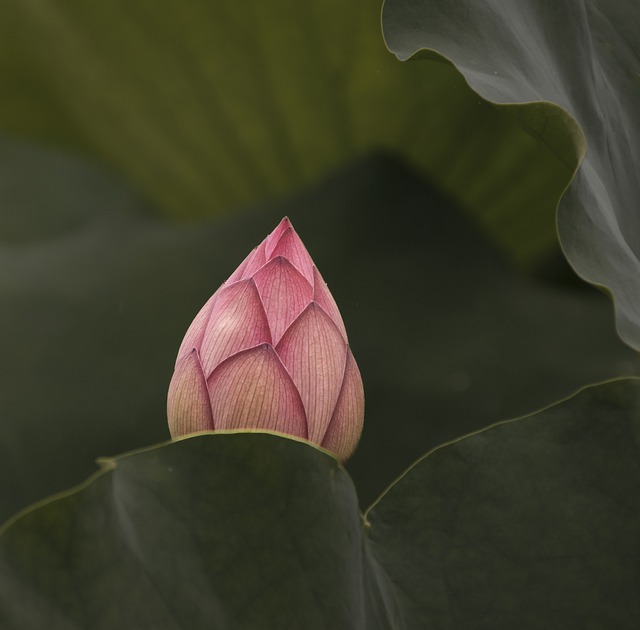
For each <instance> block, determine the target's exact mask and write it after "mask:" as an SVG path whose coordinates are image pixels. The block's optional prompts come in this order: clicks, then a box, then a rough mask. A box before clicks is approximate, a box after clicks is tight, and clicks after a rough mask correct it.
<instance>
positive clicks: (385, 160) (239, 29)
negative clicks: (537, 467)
mask: <svg viewBox="0 0 640 630" xmlns="http://www.w3.org/2000/svg"><path fill="white" fill-rule="evenodd" d="M379 9H380V7H379V5H378V3H377V2H372V1H371V0H367V1H357V2H351V3H348V5H345V4H344V3H338V2H334V1H333V0H331V1H325V2H322V3H320V2H316V1H315V0H314V1H312V2H307V3H296V2H293V1H290V0H277V1H276V2H275V3H270V4H269V5H268V6H267V5H264V4H263V3H258V2H243V3H232V2H216V3H211V2H205V1H204V0H188V1H184V2H180V3H173V2H169V1H168V0H161V1H159V2H158V1H156V2H153V3H152V2H149V1H145V0H135V1H134V2H126V3H125V2H121V1H115V2H114V1H113V0H96V1H95V2H92V3H84V2H81V1H80V0H69V1H68V2H65V3H64V4H62V3H57V2H53V1H47V0H45V1H42V2H24V1H22V0H7V1H6V2H5V3H4V4H3V6H2V8H0V521H2V520H4V519H5V518H7V517H9V516H10V515H11V514H12V513H13V512H15V511H16V510H18V509H21V508H23V507H25V506H26V505H28V504H29V503H31V502H33V501H36V500H39V499H41V498H43V497H45V496H47V495H49V494H51V493H53V492H57V491H60V490H63V489H65V488H67V487H70V486H73V485H75V484H77V483H80V482H81V481H83V480H84V479H85V478H86V477H87V476H88V475H89V474H91V473H92V472H93V471H94V470H95V469H96V467H95V463H94V461H95V459H96V458H97V457H100V456H109V455H115V454H118V453H120V452H123V451H127V450H130V449H134V448H138V447H142V446H146V445H149V444H153V443H156V442H159V441H163V440H167V439H168V437H169V435H168V430H167V426H166V417H165V400H166V389H167V386H168V383H169V379H170V377H171V373H172V369H173V363H174V359H175V354H176V352H177V348H178V345H179V343H180V341H181V339H182V335H183V334H184V332H185V331H186V328H187V326H188V325H189V323H190V321H191V319H192V318H193V316H194V315H195V313H196V312H197V310H198V309H199V307H200V306H201V305H202V303H203V302H204V301H205V300H206V299H207V298H208V297H209V296H210V295H211V293H213V291H214V290H215V289H216V288H217V286H218V285H219V284H220V283H221V282H222V281H224V280H225V279H226V277H227V276H228V275H229V274H230V273H231V272H232V271H233V270H234V269H235V267H236V266H237V264H239V263H240V262H241V260H242V259H243V258H244V256H245V255H246V253H247V252H248V251H249V250H250V249H251V248H252V247H253V246H255V245H256V244H257V243H258V242H259V241H260V240H261V239H262V238H263V237H264V236H265V235H266V234H267V233H268V232H269V231H270V230H271V229H272V228H273V227H274V226H275V224H276V223H277V221H279V219H280V218H281V217H282V216H283V215H285V214H286V215H288V216H289V217H290V218H291V220H292V222H293V224H294V226H295V227H296V229H297V231H298V233H299V234H300V236H301V237H302V239H303V240H304V242H305V244H306V245H307V248H308V250H309V252H310V253H311V255H312V257H313V258H314V260H315V262H316V263H317V265H318V267H319V268H320V270H321V272H322V274H323V276H324V278H325V279H326V280H327V282H328V284H329V287H330V289H331V290H332V292H333V294H334V297H335V298H336V301H337V302H338V305H339V307H340V309H341V311H342V314H343V318H344V320H345V323H346V326H347V331H348V333H349V338H350V342H351V345H352V348H353V352H354V355H355V357H356V360H357V362H358V364H359V367H360V369H361V372H362V375H363V379H364V383H365V393H366V418H365V429H364V434H363V437H362V441H361V443H360V446H359V448H358V450H357V452H356V454H355V455H354V457H353V458H352V460H351V461H350V462H349V463H348V465H347V468H348V470H349V472H350V474H351V475H352V477H353V479H354V481H355V483H356V486H357V489H358V493H359V496H360V500H361V503H362V505H363V507H366V506H367V505H368V504H369V503H371V502H372V501H373V500H374V499H375V498H376V496H377V495H379V494H380V492H382V491H383V490H384V488H385V487H386V485H388V484H389V483H391V482H392V481H393V479H394V478H395V477H397V476H398V475H399V474H401V473H402V471H403V470H404V469H406V468H407V467H408V466H409V465H410V464H411V463H412V462H413V461H415V459H416V458H418V457H419V456H420V455H422V454H424V453H425V452H427V451H428V450H429V449H431V448H434V447H435V446H437V445H438V444H441V443H443V442H444V441H447V440H451V439H454V438H456V437H459V436H460V435H462V434H464V433H467V432H470V431H474V430H477V429H480V428H482V427H484V426H486V425H488V424H490V423H493V422H496V421H498V420H501V419H505V418H509V417H514V416H517V415H521V414H525V413H527V412H530V411H533V410H535V409H538V408H540V407H541V406H544V405H547V404H549V403H551V402H554V401H556V400H558V399H559V398H562V397H564V396H567V395H569V394H570V393H572V392H573V391H574V390H575V389H576V388H578V387H580V386H582V385H585V384H587V383H592V382H595V381H599V380H603V379H606V378H611V377H614V376H618V375H628V374H637V373H639V363H638V360H637V358H636V355H635V353H633V352H632V351H631V350H630V349H628V348H627V347H626V346H624V345H623V344H622V343H621V342H620V341H619V340H618V338H617V336H616V334H615V332H614V325H613V310H612V307H611V304H610V302H609V300H608V298H607V297H606V296H605V295H603V294H601V293H599V292H597V291H596V290H595V289H593V288H592V287H590V286H588V285H586V284H584V283H582V282H581V281H579V280H578V279H577V278H576V277H575V276H574V275H573V273H572V272H571V270H570V269H569V267H568V265H567V264H566V263H565V262H564V258H563V257H562V255H561V252H560V249H559V246H558V243H557V238H556V233H555V220H554V216H555V208H556V204H557V201H558V199H559V197H560V195H561V192H562V190H563V188H564V186H565V185H566V184H567V182H568V181H569V179H570V176H571V172H572V168H574V167H575V165H576V164H577V157H575V162H574V164H573V165H572V164H571V163H567V161H566V159H559V157H558V155H557V153H555V152H554V151H552V149H551V148H550V147H549V146H547V145H545V144H543V143H542V142H540V141H539V140H536V139H535V138H533V137H532V136H531V135H529V134H527V133H525V132H524V131H523V129H522V128H521V127H520V126H518V124H517V122H516V121H515V119H514V117H513V116H509V115H507V114H506V113H505V111H504V110H502V109H500V108H495V107H493V106H492V105H490V104H488V103H486V102H485V101H483V100H481V99H480V98H479V97H478V96H477V95H476V94H475V93H473V92H472V91H471V90H470V89H469V88H468V86H467V85H466V83H465V82H464V80H463V79H462V78H461V76H460V75H459V74H458V73H457V71H456V70H455V69H454V68H453V67H452V66H451V65H450V64H448V63H445V62H444V61H442V60H439V59H437V58H436V57H433V58H432V59H430V60H424V61H421V62H412V63H408V64H403V63H400V62H398V61H397V60H396V59H395V58H394V57H393V55H391V54H390V53H389V52H388V51H387V50H386V49H385V46H384V42H383V39H382V35H381V33H380V25H379ZM556 113H557V118H554V119H553V120H554V121H555V122H553V123H550V124H557V125H558V131H557V133H558V135H559V137H560V136H562V133H563V129H565V127H563V125H564V124H565V123H566V121H564V120H563V115H562V112H560V111H559V110H558V111H557V112H556ZM566 133H567V134H569V131H566ZM565 157H566V156H565Z"/></svg>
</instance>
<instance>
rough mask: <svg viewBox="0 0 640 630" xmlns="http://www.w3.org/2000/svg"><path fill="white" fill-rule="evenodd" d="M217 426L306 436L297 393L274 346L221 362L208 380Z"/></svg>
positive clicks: (242, 353) (252, 349)
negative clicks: (268, 430)
mask: <svg viewBox="0 0 640 630" xmlns="http://www.w3.org/2000/svg"><path fill="white" fill-rule="evenodd" d="M207 385H208V388H209V397H210V401H211V409H212V413H213V418H214V419H215V424H216V429H219V430H223V429H270V430H272V431H279V432H280V433H287V434H289V435H295V436H297V437H301V438H306V437H307V419H306V416H305V413H304V406H303V405H302V400H301V399H300V394H299V393H298V390H297V389H296V386H295V385H294V383H293V381H292V380H291V377H290V376H289V374H287V371H286V370H285V368H284V366H283V365H282V363H281V362H280V359H279V358H278V356H277V355H276V352H275V350H274V349H273V346H271V345H269V344H266V343H265V344H262V345H260V346H258V347H257V348H251V349H249V350H244V351H243V352H238V353H237V354H234V355H233V356H232V357H229V358H228V359H227V360H226V361H223V362H222V363H221V364H220V365H219V366H218V367H217V368H216V369H215V370H214V371H213V373H212V374H211V376H210V377H209V378H208V380H207Z"/></svg>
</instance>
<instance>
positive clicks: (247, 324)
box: [200, 279, 271, 377]
mask: <svg viewBox="0 0 640 630" xmlns="http://www.w3.org/2000/svg"><path fill="white" fill-rule="evenodd" d="M260 343H271V332H270V331H269V323H268V321H267V315H266V313H265V312H264V307H263V306H262V301H261V300H260V295H259V294H258V289H257V288H256V285H255V282H254V281H253V280H251V279H248V280H240V281H238V282H235V283H234V284H231V285H229V286H225V287H223V288H222V289H221V291H220V293H219V294H218V297H217V299H216V301H215V303H214V305H213V308H212V309H211V315H210V317H209V323H208V324H207V328H206V330H205V332H204V336H203V338H202V345H201V348H200V359H201V361H202V367H203V369H204V375H205V377H208V376H209V374H211V372H213V369H214V368H215V367H216V365H218V363H220V362H221V361H224V359H226V358H227V357H229V356H231V355H232V354H235V353H236V352H239V351H240V350H244V349H246V348H251V347H253V346H257V345H258V344H260Z"/></svg>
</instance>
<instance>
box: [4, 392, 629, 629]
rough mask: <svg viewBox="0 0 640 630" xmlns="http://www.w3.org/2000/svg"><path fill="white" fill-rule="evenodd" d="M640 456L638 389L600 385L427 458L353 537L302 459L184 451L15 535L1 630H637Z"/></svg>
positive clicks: (73, 496) (352, 505) (94, 490)
mask: <svg viewBox="0 0 640 630" xmlns="http://www.w3.org/2000/svg"><path fill="white" fill-rule="evenodd" d="M391 430H392V429H391V428H390V431H391ZM639 455H640V382H639V381H638V380H636V379H632V380H626V381H619V382H614V383H610V384H606V385H602V386H599V387H593V388H590V389H587V390H585V391H583V392H581V393H580V394H578V395H577V396H576V397H574V398H572V399H570V400H568V401H566V402H564V403H561V404H559V405H557V406H555V407H552V408H549V409H547V410H545V411H542V412H540V413H538V414H535V415H532V416H529V417H527V418H523V419H520V420H515V421H511V422H505V423H501V424H498V425H495V426H493V427H491V428H489V429H487V430H485V431H482V432H479V433H477V434H474V435H471V436H468V437H466V438H462V439H459V440H457V441H455V442H453V443H451V444H449V445H446V446H443V447H441V448H438V449H436V450H435V451H433V452H432V453H430V454H429V455H427V456H426V457H424V458H423V459H421V460H420V461H419V462H418V463H417V464H415V465H414V466H413V467H412V468H411V469H410V470H409V471H408V472H407V473H406V474H405V475H403V477H402V478H401V479H399V480H398V481H397V482H396V483H395V484H394V485H393V486H392V487H391V488H390V489H389V490H388V491H387V492H386V493H385V494H384V495H383V496H382V498H381V499H380V500H379V501H378V502H377V503H376V504H375V505H374V507H373V508H372V509H371V510H369V511H368V512H367V515H366V522H365V523H364V524H363V523H362V521H361V519H360V515H359V512H358V502H357V498H356V493H355V489H354V487H353V484H352V483H351V481H350V479H349V477H348V475H346V474H345V471H344V470H343V469H342V468H341V467H340V466H339V465H338V464H337V462H336V461H335V460H334V459H333V458H332V457H330V456H328V455H326V454H324V453H321V452H320V451H318V450H317V449H315V448H313V447H311V446H309V445H306V444H303V443H299V442H296V441H294V440H290V439H286V438H282V437H278V436H274V435H270V434H259V433H257V434H231V435H228V434H227V435H224V434H218V435H202V436H196V437H192V438H187V439H184V440H181V441H178V442H175V443H173V444H170V445H166V446H160V447H157V448H152V449H148V450H145V451H142V452H139V453H135V454H132V455H126V456H122V457H118V458H116V459H113V460H109V461H108V462H106V463H105V464H103V466H104V469H103V472H102V473H100V474H99V475H97V476H96V477H95V478H94V479H93V480H90V482H89V483H87V484H85V485H84V486H82V487H80V488H79V489H76V490H75V491H71V492H68V493H65V494H63V495H61V496H59V497H57V498H55V499H54V500H52V501H49V502H46V503H44V504H43V505H41V506H40V507H38V508H36V509H33V510H31V511H30V512H27V513H25V514H23V515H21V516H20V517H18V518H16V519H14V520H13V521H12V522H11V523H9V524H8V526H7V527H6V528H5V529H4V531H3V533H2V534H1V535H0V623H1V624H2V627H3V628H6V629H7V630H12V629H14V628H15V629H16V630H18V629H19V630H23V629H24V628H40V627H46V628H50V629H51V630H56V629H58V628H64V629H68V628H95V629H96V630H100V629H101V628H105V629H111V628H114V627H153V628H157V629H158V630H163V629H165V628H168V629H174V628H175V629H178V628H194V629H197V628H211V627H215V628H233V629H234V630H236V629H237V630H244V629H254V628H255V629H256V630H267V629H269V628H274V629H277V630H282V629H285V628H292V629H294V628H295V629H298V628H309V629H314V628H318V629H325V628H344V629H345V630H346V629H349V630H359V629H363V630H365V629H366V630H374V629H378V628H380V629H383V628H385V629H391V628H393V629H396V628H397V629H403V630H413V629H415V630H422V629H423V628H434V629H435V630H437V629H440V628H442V629H445V628H473V629H484V628H486V629H492V630H493V629H494V628H516V627H517V628H535V629H542V628H616V629H619V630H626V629H629V630H632V629H635V628H637V627H638V625H639V624H640V600H638V597H637V594H638V581H637V566H638V562H640V538H639V537H638V530H639V528H640V457H639Z"/></svg>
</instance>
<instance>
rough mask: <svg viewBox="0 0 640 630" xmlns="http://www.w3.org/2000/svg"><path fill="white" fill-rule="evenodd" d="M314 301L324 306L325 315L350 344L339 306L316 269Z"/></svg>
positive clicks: (314, 272)
mask: <svg viewBox="0 0 640 630" xmlns="http://www.w3.org/2000/svg"><path fill="white" fill-rule="evenodd" d="M313 300H314V302H317V303H318V304H320V306H322V308H323V309H324V311H325V313H326V314H327V315H328V316H329V317H330V318H331V319H332V320H333V323H334V324H335V325H336V326H337V327H338V329H339V330H340V332H341V333H342V336H343V338H344V340H345V343H348V339H347V329H346V328H345V326H344V322H343V321H342V315H340V311H339V310H338V305H337V304H336V301H335V300H334V299H333V295H331V292H330V291H329V287H328V286H327V283H326V282H325V281H324V279H323V277H322V276H321V275H320V272H319V271H318V269H317V268H316V267H314V268H313Z"/></svg>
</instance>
